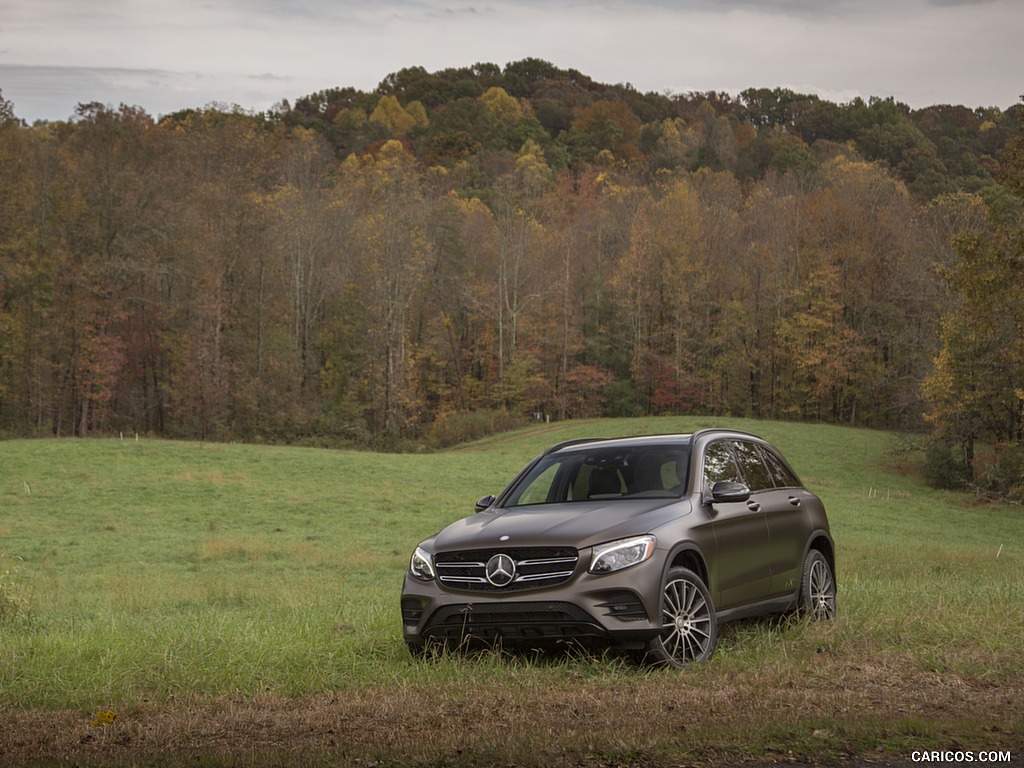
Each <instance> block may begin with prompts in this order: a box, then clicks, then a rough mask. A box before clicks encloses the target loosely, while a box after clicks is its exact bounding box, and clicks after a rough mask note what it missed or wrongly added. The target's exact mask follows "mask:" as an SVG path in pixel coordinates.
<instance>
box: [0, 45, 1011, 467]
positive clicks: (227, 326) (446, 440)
mask: <svg viewBox="0 0 1024 768" xmlns="http://www.w3.org/2000/svg"><path fill="white" fill-rule="evenodd" d="M1022 115H1024V107H1022V105H1020V104H1018V105H1016V106H1014V107H1011V108H1009V109H1005V110H1001V109H998V108H968V107H964V106H952V105H937V106H933V107H929V108H926V109H910V108H909V107H908V106H906V105H904V104H902V103H900V102H898V101H895V100H893V99H869V100H867V101H864V100H861V99H855V100H853V101H852V102H850V103H847V104H835V103H831V102H829V101H826V100H822V99H820V98H818V97H816V96H813V95H806V94H799V93H794V92H792V91H790V90H786V89H781V88H779V89H749V90H747V91H744V92H742V93H740V94H739V95H738V96H730V95H729V94H724V93H714V92H707V93H685V94H654V93H640V92H638V91H637V90H635V89H634V88H633V87H632V86H630V85H628V84H618V85H608V84H602V83H597V82H594V81H592V80H591V79H590V78H588V77H587V76H586V75H584V74H582V73H580V72H577V71H575V70H571V69H570V70H564V69H559V68H557V67H555V66H554V65H552V64H550V63H547V62H544V61H540V60H537V59H526V60H523V61H519V62H513V63H510V64H507V65H506V66H504V67H500V66H498V65H495V64H476V65H474V66H472V67H467V68H462V69H451V70H443V71H440V72H434V73H430V72H427V71H426V70H424V69H422V68H417V67H413V68H408V69H403V70H401V71H399V72H396V73H393V74H391V75H388V76H387V77H386V78H385V79H384V80H383V81H382V82H381V83H380V85H379V86H378V87H377V89H376V90H375V91H373V92H363V91H359V90H356V89H354V88H336V89H330V90H326V91H322V92H319V93H315V94H310V95H306V96H302V97H300V98H297V99H295V101H294V104H290V103H287V102H282V103H280V104H278V105H276V106H275V107H274V108H273V109H271V110H268V111H266V112H259V113H257V112H252V111H247V110H243V109H241V108H239V107H236V106H230V105H223V104H215V105H207V106H205V107H203V108H197V109H191V110H186V111H182V112H178V113H174V114H170V115H166V116H163V117H160V118H159V119H156V118H154V117H152V116H151V115H149V114H147V113H146V112H145V110H144V109H142V108H141V107H138V106H129V105H119V106H117V107H114V106H111V105H104V104H96V103H91V104H80V105H79V106H78V108H77V109H76V111H75V114H74V115H72V116H69V118H68V119H67V120H66V121H55V122H37V123H35V124H33V125H28V124H26V122H25V121H23V120H20V119H18V117H17V105H15V104H12V103H10V102H8V101H6V100H4V99H3V98H2V94H0V436H3V435H6V436H34V435H58V436H71V435H78V436H87V435H117V434H126V435H128V434H154V435H159V436H166V437H180V438H189V439H202V440H240V441H266V442H302V443H311V444H322V445H365V446H372V447H375V448H382V449H411V448H416V447H421V446H426V447H432V446H443V445H447V444H451V443H453V442H458V441H460V440H463V439H466V438H469V437H474V436H478V435H481V434H485V433H487V432H489V431H493V430H496V429H501V428H505V427H508V426H512V425H516V424H520V423H523V422H524V421H525V420H529V419H544V420H547V419H551V420H556V419H569V418H579V417H590V416H626V415H639V414H707V415H736V416H754V417H760V418H777V419H796V420H821V421H827V422H833V423H842V424H852V425H858V426H869V427H879V428H888V429H898V430H907V431H929V432H930V433H931V434H933V435H935V436H937V438H938V443H939V444H940V445H942V446H943V450H947V449H948V451H949V454H948V456H949V457H951V459H950V460H951V462H952V464H951V465H950V466H951V467H952V469H950V472H952V473H953V474H954V475H955V474H956V473H957V472H963V471H964V470H965V469H966V470H967V471H970V472H973V473H974V474H977V470H976V468H974V467H973V463H974V461H975V460H976V451H975V445H976V442H978V441H985V442H986V443H987V444H991V445H997V446H1007V447H1013V446H1016V447H1017V448H1019V447H1020V445H1021V444H1022V442H1024V310H1022V309H1021V308H1022V306H1024V287H1022V281H1024V277H1022V274H1024V269H1022V264H1024V248H1022V240H1024V234H1022V233H1024V216H1022V210H1024V149H1022V143H1024V139H1022V133H1021V130H1022V128H1021V118H1022ZM1018 452H1019V451H1018Z"/></svg>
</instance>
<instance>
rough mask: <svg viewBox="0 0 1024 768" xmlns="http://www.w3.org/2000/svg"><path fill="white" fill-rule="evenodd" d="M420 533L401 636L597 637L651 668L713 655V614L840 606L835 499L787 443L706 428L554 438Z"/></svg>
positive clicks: (491, 639)
mask: <svg viewBox="0 0 1024 768" xmlns="http://www.w3.org/2000/svg"><path fill="white" fill-rule="evenodd" d="M476 509H477V513H476V514H474V515H471V516H469V517H466V518H464V519H462V520H459V521H457V522H455V523H452V524H451V525H449V526H448V527H447V528H445V529H444V530H443V531H441V532H440V533H438V534H437V535H435V536H432V537H431V538H429V539H427V540H425V541H423V542H421V543H420V544H419V546H417V547H416V549H415V551H414V552H413V554H412V558H411V560H410V563H409V569H408V572H407V574H406V577H405V585H404V588H403V590H402V623H403V627H404V636H405V641H406V643H407V644H408V645H409V648H410V650H411V651H413V652H414V653H421V652H422V651H423V650H424V649H425V648H426V647H428V646H429V645H430V644H431V643H434V642H439V643H444V644H446V645H462V644H464V643H467V642H474V641H482V642H484V643H488V644H493V643H501V644H504V645H526V646H528V647H534V646H540V645H546V644H550V643H552V642H559V641H580V642H582V641H594V640H598V641H602V642H604V643H610V644H613V645H616V646H619V647H621V648H623V649H625V650H627V651H631V652H634V654H635V655H637V656H638V657H640V658H643V659H646V660H647V661H649V662H653V663H656V664H667V665H673V666H681V665H684V664H688V663H691V662H697V661H703V660H705V659H708V658H710V656H711V655H712V653H714V650H715V642H716V637H717V629H718V625H719V624H720V623H721V622H724V621H728V620H731V619H737V618H741V617H747V616H757V615H765V614H771V613H781V612H785V611H790V610H794V609H799V610H800V611H802V612H803V613H805V614H807V615H809V616H811V617H812V618H815V619H830V618H832V617H833V616H835V612H836V579H835V547H834V544H833V541H832V536H831V534H830V532H829V525H828V519H827V518H826V515H825V509H824V507H823V505H822V503H821V501H820V500H819V499H818V497H817V496H815V495H814V494H813V493H811V492H810V491H808V490H807V489H805V488H804V487H803V485H802V484H801V483H800V480H799V479H798V478H797V476H796V473H795V472H794V471H793V470H792V468H791V467H790V466H789V464H788V463H787V462H786V460H785V459H783V458H782V456H781V455H780V454H779V452H778V451H777V450H776V449H775V448H774V447H773V446H771V445H769V444H768V443H767V442H765V441H764V440H762V439H760V438H758V437H755V436H754V435H750V434H746V433H743V432H736V431H729V430H721V429H710V430H701V431H699V432H695V433H693V434H689V435H659V436H649V437H630V438H622V439H615V440H604V439H587V440H573V441H570V442H565V443H559V444H558V445H555V446H553V447H551V448H550V449H548V450H547V451H545V452H544V453H543V454H541V455H540V456H538V457H537V458H536V459H534V460H533V461H532V462H530V464H529V465H527V467H526V468H525V469H523V470H522V472H520V473H519V475H518V476H516V478H515V479H514V480H513V481H512V482H511V483H510V484H509V485H508V487H507V488H505V490H504V491H502V492H501V493H500V494H499V495H498V496H485V497H484V498H482V499H480V500H479V501H478V502H477V505H476Z"/></svg>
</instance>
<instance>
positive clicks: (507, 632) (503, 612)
mask: <svg viewBox="0 0 1024 768" xmlns="http://www.w3.org/2000/svg"><path fill="white" fill-rule="evenodd" d="M649 634H651V633H650V632H641V633H634V632H628V633H622V632H614V633H612V632H609V631H608V630H607V629H606V628H605V627H603V626H602V625H601V624H600V623H599V622H598V621H597V620H596V619H594V617H592V616H591V615H590V614H589V613H587V612H586V611H585V610H583V609H582V608H580V607H579V606H578V605H574V604H573V603H567V602H560V601H549V602H514V603H464V604H457V605H446V606H443V607H441V608H439V609H438V610H437V611H435V612H434V614H433V615H432V616H431V617H430V618H429V619H428V620H427V623H426V625H425V626H424V628H423V631H422V637H423V638H424V639H425V640H443V641H452V640H454V641H459V642H461V641H464V640H467V639H469V640H481V641H484V642H494V641H497V640H501V641H503V642H509V643H513V644H514V643H521V642H557V641H560V640H588V639H590V640H592V639H598V640H604V641H612V642H618V641H621V640H629V639H635V638H634V637H633V635H636V636H637V637H640V636H641V635H643V636H646V635H649ZM626 635H629V636H628V637H627V636H626Z"/></svg>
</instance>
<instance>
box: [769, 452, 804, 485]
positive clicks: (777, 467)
mask: <svg viewBox="0 0 1024 768" xmlns="http://www.w3.org/2000/svg"><path fill="white" fill-rule="evenodd" d="M760 448H761V455H762V456H763V457H764V462H765V464H766V465H767V466H768V469H769V471H770V472H771V474H772V481H773V482H774V483H775V487H776V488H799V487H800V481H799V480H797V478H796V475H794V474H793V473H792V472H790V471H789V467H787V466H786V465H785V463H784V462H783V461H782V459H780V458H779V457H778V456H776V455H775V454H774V453H773V452H772V451H771V450H769V449H768V448H765V447H764V446H760Z"/></svg>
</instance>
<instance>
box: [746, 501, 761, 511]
mask: <svg viewBox="0 0 1024 768" xmlns="http://www.w3.org/2000/svg"><path fill="white" fill-rule="evenodd" d="M747 509H749V510H750V511H751V512H760V511H761V505H760V504H759V503H758V502H756V501H748V502H747Z"/></svg>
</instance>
